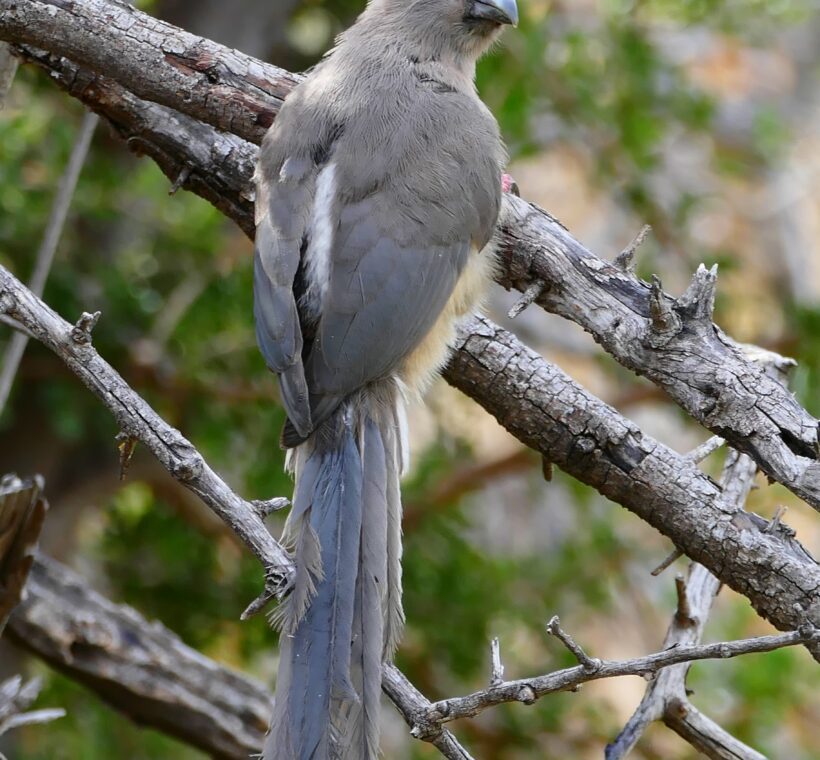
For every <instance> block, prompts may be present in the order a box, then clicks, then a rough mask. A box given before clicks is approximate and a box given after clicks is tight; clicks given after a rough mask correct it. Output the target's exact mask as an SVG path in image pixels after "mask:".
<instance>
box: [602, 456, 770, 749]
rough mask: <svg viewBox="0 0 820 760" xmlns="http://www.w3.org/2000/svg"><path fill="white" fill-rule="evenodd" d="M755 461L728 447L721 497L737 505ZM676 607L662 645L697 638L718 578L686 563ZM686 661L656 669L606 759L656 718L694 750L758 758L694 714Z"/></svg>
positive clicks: (693, 642)
mask: <svg viewBox="0 0 820 760" xmlns="http://www.w3.org/2000/svg"><path fill="white" fill-rule="evenodd" d="M756 472H757V466H756V465H755V463H754V462H753V461H752V460H751V459H750V458H749V457H747V456H746V455H745V454H738V453H737V452H735V451H733V450H730V451H729V453H728V455H727V458H726V465H725V467H724V471H723V476H722V477H721V485H722V486H723V491H724V494H726V498H727V499H728V500H731V502H732V503H733V504H734V505H735V506H736V507H737V508H738V509H741V508H742V507H743V504H744V503H745V501H746V497H747V496H748V494H749V491H750V490H751V487H752V483H753V481H754V476H755V473H756ZM677 586H678V610H677V612H676V613H675V615H674V616H673V617H672V622H671V623H670V626H669V630H668V631H667V633H666V638H665V639H664V642H663V648H664V649H669V648H671V647H680V646H691V645H697V644H699V643H700V641H701V638H702V636H703V629H704V627H705V625H706V621H707V619H708V617H709V612H710V611H711V608H712V602H713V600H714V598H715V596H716V595H717V593H718V590H719V589H720V581H719V580H718V579H717V578H715V576H714V575H712V573H710V572H709V571H708V570H707V569H706V568H705V567H703V565H699V564H697V563H692V565H691V566H690V568H689V574H688V578H686V579H684V577H683V576H678V578H677ZM688 672H689V663H687V664H681V665H675V666H672V667H670V668H666V669H665V670H663V671H661V672H660V673H658V675H657V676H656V677H655V678H654V679H653V680H652V682H651V683H650V684H649V685H648V686H647V689H646V693H645V694H644V697H643V699H642V700H641V703H640V705H639V706H638V708H637V709H636V710H635V712H634V713H633V715H632V717H631V718H630V719H629V721H628V722H627V724H626V726H624V729H623V730H622V731H621V733H620V734H619V735H618V737H617V739H616V740H615V741H614V742H613V743H612V744H610V745H609V746H608V747H607V750H606V760H621V758H624V757H626V756H627V755H628V754H629V752H630V751H631V750H632V748H633V747H634V746H635V744H636V743H637V742H638V740H639V739H640V737H641V735H642V734H643V732H644V731H645V730H646V728H647V727H648V726H649V724H650V723H651V722H653V721H656V720H662V721H663V722H664V723H666V725H667V726H669V727H670V728H671V729H672V730H673V731H675V732H676V733H678V734H680V735H681V736H682V737H683V738H684V739H686V740H687V741H688V742H689V743H690V744H692V745H693V746H694V747H695V749H697V750H698V751H700V752H701V753H703V754H705V755H706V756H707V757H710V758H715V759H716V760H761V758H762V757H763V756H762V755H761V754H760V753H758V752H756V751H755V750H753V749H751V748H750V747H747V746H746V745H745V744H743V743H742V742H740V741H738V740H737V739H735V738H734V737H732V736H731V735H730V734H728V733H727V732H726V731H725V730H723V729H722V728H720V726H718V725H717V724H716V723H714V722H713V721H711V720H709V719H708V718H706V717H705V716H704V715H702V714H701V713H699V712H698V711H697V710H696V709H695V708H694V707H693V706H692V705H691V704H690V702H689V697H688V693H687V691H686V676H687V674H688Z"/></svg>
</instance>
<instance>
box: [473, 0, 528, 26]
mask: <svg viewBox="0 0 820 760" xmlns="http://www.w3.org/2000/svg"><path fill="white" fill-rule="evenodd" d="M469 16H470V18H478V19H484V20H486V21H495V22H496V23H497V24H510V25H511V26H518V5H516V2H515V0H473V2H472V3H471V5H470V12H469Z"/></svg>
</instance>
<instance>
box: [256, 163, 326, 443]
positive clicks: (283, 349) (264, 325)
mask: <svg viewBox="0 0 820 760" xmlns="http://www.w3.org/2000/svg"><path fill="white" fill-rule="evenodd" d="M312 170H315V167H314V166H313V165H312V162H310V161H308V160H307V159H304V160H301V161H294V160H292V159H288V161H286V162H285V165H284V168H283V170H282V172H281V173H280V176H279V177H278V178H277V179H276V180H274V181H270V180H268V179H266V178H264V177H262V178H260V179H259V182H258V185H257V210H256V244H255V249H254V272H253V294H254V308H253V311H254V318H255V322H256V340H257V343H258V344H259V348H260V350H261V352H262V355H263V356H264V358H265V362H266V363H267V365H268V368H269V369H270V370H271V371H273V372H275V373H277V375H278V376H279V386H280V388H281V391H282V402H283V404H284V405H285V409H286V410H287V413H288V417H289V418H290V420H291V421H292V423H293V425H294V427H295V428H296V429H297V430H298V431H299V432H300V433H302V434H304V435H306V434H307V433H309V432H310V429H311V420H310V407H309V396H308V389H307V382H306V380H305V372H304V367H303V364H302V331H301V327H300V324H299V314H298V311H297V308H296V301H295V297H294V293H293V281H294V278H295V277H296V272H297V269H298V268H299V260H300V255H301V246H302V240H303V238H304V235H305V232H306V230H307V226H308V221H309V218H310V209H311V207H312V202H313V189H314V184H315V182H314V179H315V177H314V174H315V171H312Z"/></svg>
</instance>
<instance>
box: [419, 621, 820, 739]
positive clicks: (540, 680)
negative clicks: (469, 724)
mask: <svg viewBox="0 0 820 760" xmlns="http://www.w3.org/2000/svg"><path fill="white" fill-rule="evenodd" d="M817 641H820V631H819V630H818V629H817V628H815V627H814V626H812V625H804V626H801V628H800V629H799V630H797V631H792V632H790V633H779V634H776V635H773V636H758V637H756V638H751V639H741V640H739V641H728V642H720V643H716V644H701V645H691V646H685V645H680V646H674V647H671V648H669V649H665V650H664V651H662V652H656V653H655V654H650V655H646V656H645V657H638V658H635V659H632V660H622V661H613V660H598V659H593V658H587V659H586V660H585V661H584V662H583V663H582V664H580V665H576V666H575V667H572V668H565V669H563V670H556V671H555V672H553V673H548V674H547V675H542V676H535V677H533V678H522V679H518V680H515V681H503V682H502V683H500V684H498V685H496V686H490V687H489V688H488V689H485V690H483V691H477V692H474V693H473V694H468V695H466V696H464V697H453V698H450V699H442V700H440V701H438V702H434V703H433V704H432V705H431V706H430V708H429V709H428V711H427V712H426V713H423V714H420V715H419V716H418V717H417V722H416V726H415V728H414V730H413V735H414V736H418V737H423V736H426V735H428V733H434V732H436V731H440V730H441V727H442V725H443V724H444V723H448V722H450V721H453V720H457V719H459V718H471V717H474V716H476V715H478V714H479V713H481V712H483V711H484V710H486V709H488V708H490V707H494V706H495V705H500V704H503V703H505V702H523V703H524V704H532V703H533V702H535V701H536V700H537V699H539V698H540V697H543V696H545V695H546V694H554V693H555V692H559V691H575V690H577V689H578V687H579V686H581V684H584V683H587V682H588V681H597V680H599V679H601V678H615V677H617V676H641V677H646V676H651V675H653V674H655V673H657V672H659V671H662V669H663V668H667V667H669V666H672V665H678V664H680V663H690V662H693V661H696V660H715V659H726V658H729V657H738V656H739V655H743V654H750V653H753V652H771V651H773V650H775V649H781V648H782V647H787V646H794V645H795V644H806V643H812V642H817ZM571 651H573V654H576V652H575V651H574V649H573V650H571ZM591 664H592V665H591Z"/></svg>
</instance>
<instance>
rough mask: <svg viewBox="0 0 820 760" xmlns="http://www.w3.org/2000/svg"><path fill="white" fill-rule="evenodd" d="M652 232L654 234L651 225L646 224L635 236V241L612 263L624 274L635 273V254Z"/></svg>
mask: <svg viewBox="0 0 820 760" xmlns="http://www.w3.org/2000/svg"><path fill="white" fill-rule="evenodd" d="M650 232H652V227H651V226H650V225H648V224H645V225H644V226H643V227H641V230H640V232H638V234H637V235H635V239H634V240H633V241H632V242H631V243H630V244H629V245H628V246H627V247H626V248H624V249H623V250H622V251H621V252H620V253H619V254H618V255H617V256H616V257H615V261H614V262H612V263H613V264H615V266H616V267H618V269H621V270H623V271H624V272H633V271H635V252H636V251H637V250H638V248H640V247H641V246H642V245H643V242H644V240H646V236H647V235H648V234H649V233H650Z"/></svg>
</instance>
